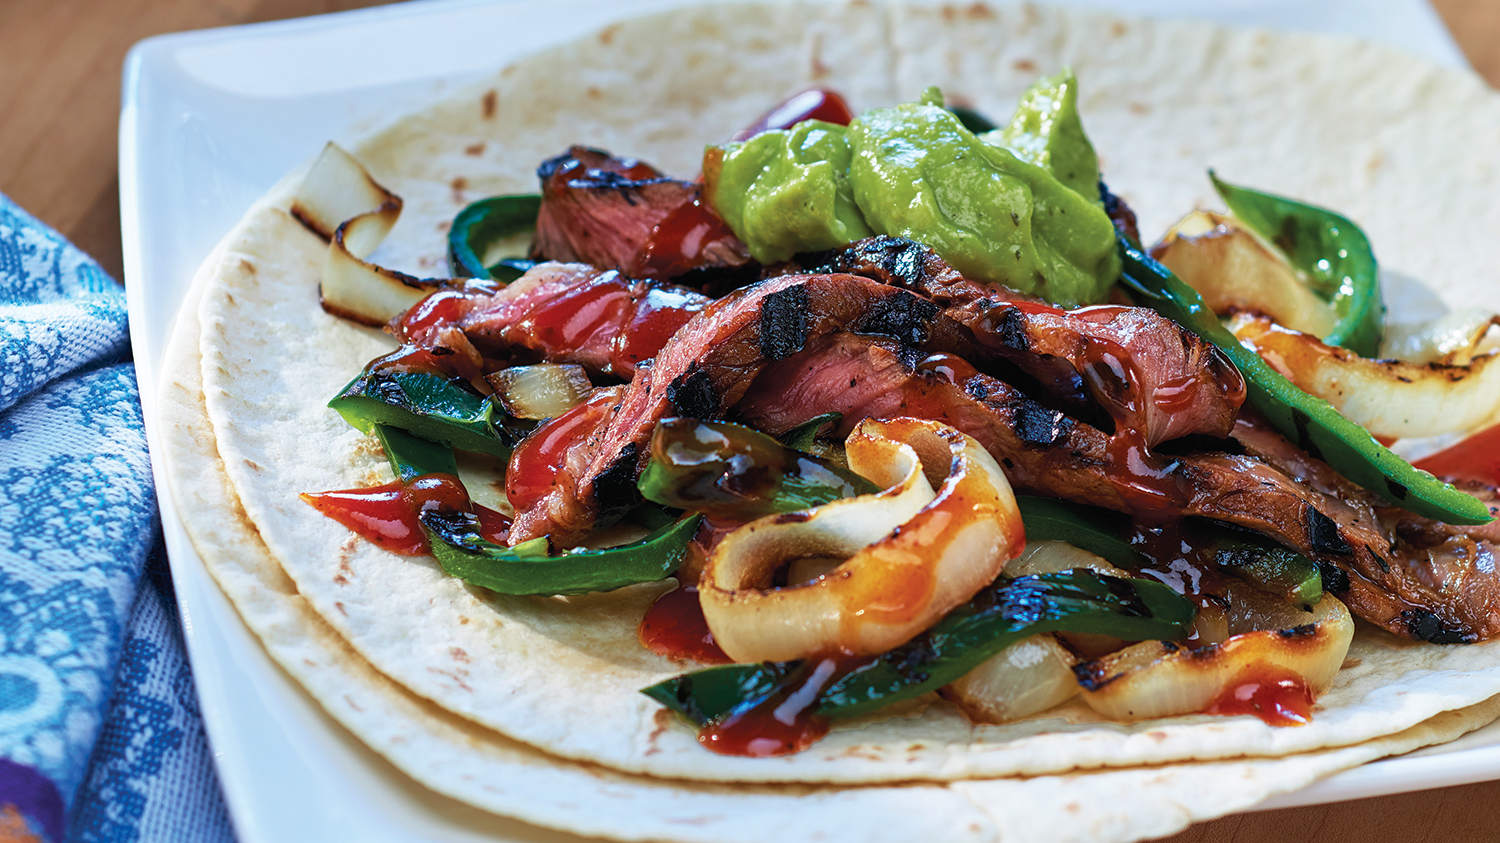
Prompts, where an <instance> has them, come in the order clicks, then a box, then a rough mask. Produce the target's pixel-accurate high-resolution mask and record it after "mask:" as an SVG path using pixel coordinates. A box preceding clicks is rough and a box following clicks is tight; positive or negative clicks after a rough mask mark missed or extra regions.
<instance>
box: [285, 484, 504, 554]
mask: <svg viewBox="0 0 1500 843" xmlns="http://www.w3.org/2000/svg"><path fill="white" fill-rule="evenodd" d="M301 498H302V500H304V501H306V502H307V503H309V504H311V505H312V507H313V509H316V510H317V511H319V512H321V513H323V514H324V515H326V516H328V517H329V518H332V519H333V520H335V521H337V522H339V523H340V524H343V525H344V526H345V527H348V528H349V529H350V530H352V531H354V533H355V534H356V535H359V536H360V537H362V538H365V539H367V540H369V541H370V542H372V543H374V544H375V545H376V546H378V547H381V548H383V549H385V550H389V551H391V552H392V553H399V554H402V555H403V556H417V555H421V554H425V553H431V552H432V548H431V546H430V545H429V544H428V543H427V535H426V533H425V532H424V531H423V530H422V524H421V522H420V521H418V520H417V514H418V513H419V512H421V511H423V510H424V509H432V508H435V507H447V508H452V509H462V510H467V511H470V512H473V513H474V514H475V515H476V516H477V517H478V518H479V532H480V535H482V536H484V537H485V538H486V539H488V540H490V541H492V542H494V543H496V544H505V540H506V537H507V536H508V535H509V533H510V519H509V518H506V517H505V516H504V515H503V514H501V513H499V512H496V511H495V510H493V509H489V508H488V507H483V506H479V505H478V504H475V503H473V502H472V501H470V500H469V494H468V492H467V491H465V490H464V487H463V484H462V483H461V482H459V479H458V478H457V477H454V476H453V475H451V474H424V475H422V476H421V477H417V478H415V479H413V480H411V481H409V482H402V481H399V480H398V481H396V482H394V483H387V484H385V485H384V486H373V487H371V488H368V489H344V490H340V491H333V492H304V493H303V494H302V495H301Z"/></svg>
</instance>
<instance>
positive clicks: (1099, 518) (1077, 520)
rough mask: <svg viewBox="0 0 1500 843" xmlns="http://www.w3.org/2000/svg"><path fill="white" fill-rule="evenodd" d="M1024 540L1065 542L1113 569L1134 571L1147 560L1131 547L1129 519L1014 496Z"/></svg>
mask: <svg viewBox="0 0 1500 843" xmlns="http://www.w3.org/2000/svg"><path fill="white" fill-rule="evenodd" d="M1016 508H1017V509H1019V510H1020V512H1021V523H1022V524H1024V525H1026V541H1028V542H1033V541H1042V542H1045V541H1059V542H1067V543H1068V544H1071V545H1073V546H1074V547H1076V548H1079V549H1080V550H1087V551H1088V552H1089V553H1092V554H1094V555H1096V556H1101V557H1103V558H1104V560H1105V561H1106V562H1108V563H1109V564H1111V565H1114V566H1115V567H1116V568H1125V569H1127V570H1134V569H1136V568H1141V567H1144V566H1146V565H1148V564H1150V560H1149V559H1147V558H1146V557H1145V556H1143V555H1142V554H1141V552H1140V551H1138V550H1136V549H1135V548H1134V547H1132V546H1131V544H1130V539H1129V538H1127V537H1128V536H1129V535H1130V532H1131V527H1130V516H1128V515H1125V514H1123V513H1120V512H1115V511H1113V510H1108V509H1100V508H1099V507H1096V506H1082V505H1080V504H1076V503H1068V502H1067V501H1060V500H1055V499H1053V498H1038V497H1033V496H1031V495H1016Z"/></svg>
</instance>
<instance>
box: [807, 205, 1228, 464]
mask: <svg viewBox="0 0 1500 843" xmlns="http://www.w3.org/2000/svg"><path fill="white" fill-rule="evenodd" d="M798 262H799V263H801V264H803V265H812V266H815V267H817V268H818V270H817V271H827V272H849V273H853V274H855V275H861V276H864V277H867V278H874V279H876V280H878V281H881V282H883V283H886V284H890V285H892V286H897V287H902V288H904V289H907V290H911V291H913V292H916V293H919V294H921V295H922V296H925V297H926V298H929V299H931V300H933V301H934V302H936V303H938V304H940V305H943V306H944V308H945V315H947V316H949V317H950V318H951V319H952V320H953V321H954V322H957V323H958V324H961V325H963V326H965V327H967V328H968V329H969V330H970V332H971V333H972V335H973V337H974V339H975V340H977V347H976V346H975V345H966V346H962V347H957V348H947V349H946V350H948V351H952V352H955V353H957V354H959V355H961V356H963V357H964V358H966V359H968V360H970V361H971V362H973V363H975V364H977V365H979V366H980V367H981V368H984V369H986V370H989V371H991V372H992V373H997V374H1000V375H1001V376H1002V377H1003V378H1004V379H1006V380H1008V381H1012V382H1018V380H1020V379H1017V378H1014V377H1006V375H1008V374H1010V373H1009V372H1008V371H1006V370H1005V368H1004V366H1007V365H1008V366H1012V367H1015V369H1017V370H1019V372H1021V373H1023V374H1024V375H1025V383H1026V385H1027V386H1032V387H1034V388H1032V389H1030V390H1028V391H1030V392H1032V393H1033V394H1034V395H1037V397H1039V398H1041V399H1042V400H1045V401H1046V402H1047V403H1048V404H1049V405H1051V406H1054V407H1057V408H1058V409H1061V410H1063V411H1064V412H1067V413H1068V414H1069V415H1071V416H1073V417H1075V418H1079V419H1082V420H1086V421H1094V422H1099V423H1101V424H1103V425H1106V426H1109V427H1113V428H1115V429H1126V428H1128V429H1134V430H1138V431H1143V432H1144V437H1143V438H1144V441H1145V443H1146V444H1147V445H1156V444H1159V443H1161V442H1164V441H1167V440H1169V439H1176V438H1178V437H1181V436H1188V435H1192V434H1201V435H1205V436H1212V437H1219V438H1222V437H1224V436H1226V435H1228V433H1229V430H1230V428H1231V427H1232V426H1233V424H1234V419H1235V415H1236V413H1237V412H1238V410H1239V407H1240V405H1241V404H1243V403H1244V400H1245V384H1244V380H1243V378H1241V377H1240V374H1239V372H1238V371H1237V370H1236V369H1235V368H1234V365H1233V364H1232V363H1230V362H1229V360H1228V358H1226V357H1225V356H1224V355H1223V353H1222V352H1220V351H1219V350H1218V349H1217V348H1215V347H1214V346H1213V345H1212V344H1211V343H1206V342H1204V341H1203V340H1201V339H1199V338H1198V337H1197V336H1196V335H1195V334H1192V333H1190V332H1188V331H1184V330H1182V329H1181V328H1180V327H1178V326H1177V325H1176V324H1174V323H1172V322H1171V321H1169V320H1167V319H1166V318H1165V317H1163V316H1161V315H1160V314H1158V313H1156V312H1155V311H1153V310H1149V309H1146V308H1135V307H1118V306H1114V305H1102V306H1099V307H1087V308H1081V309H1079V310H1074V311H1062V310H1059V309H1057V308H1054V307H1051V306H1049V305H1047V304H1045V303H1043V302H1041V301H1039V300H1038V299H1037V298H1036V297H1034V296H1027V295H1023V294H1021V293H1017V292H1016V291H1014V290H1011V289H1009V288H1007V287H1003V286H1000V285H998V284H979V283H977V282H974V281H970V280H969V279H967V278H965V277H964V276H963V275H962V274H960V273H959V272H958V271H957V270H955V269H953V268H952V267H951V266H949V265H948V263H947V262H946V261H944V260H943V259H942V258H941V257H939V256H938V255H937V253H936V252H934V251H932V249H931V248H929V247H927V246H924V245H923V244H921V243H918V242H916V241H913V240H908V239H906V238H902V237H888V236H884V235H882V236H877V237H869V238H866V239H864V240H860V241H857V242H855V243H851V244H849V245H848V246H845V247H843V248H841V249H834V250H831V251H827V252H819V253H816V254H809V255H799V256H798ZM997 363H998V364H1001V365H1000V366H997V365H996V364H997ZM997 369H998V371H997ZM1094 406H1097V407H1098V408H1100V409H1102V410H1103V411H1104V412H1103V413H1099V412H1098V411H1097V410H1096V409H1094Z"/></svg>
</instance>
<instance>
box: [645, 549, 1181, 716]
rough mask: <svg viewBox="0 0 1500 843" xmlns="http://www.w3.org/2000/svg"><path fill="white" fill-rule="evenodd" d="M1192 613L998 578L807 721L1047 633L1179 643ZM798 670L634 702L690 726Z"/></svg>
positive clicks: (713, 676)
mask: <svg viewBox="0 0 1500 843" xmlns="http://www.w3.org/2000/svg"><path fill="white" fill-rule="evenodd" d="M1194 613H1195V609H1194V607H1193V605H1192V603H1191V602H1189V601H1188V600H1187V599H1186V598H1184V597H1182V596H1181V595H1179V594H1177V593H1176V592H1174V591H1172V590H1171V589H1170V588H1168V587H1167V586H1165V585H1162V584H1160V583H1156V582H1151V581H1148V580H1122V579H1118V578H1116V577H1108V576H1104V575H1101V574H1095V573H1093V572H1092V571H1087V570H1073V571H1064V572H1059V573H1052V574H1042V575H1037V576H1026V577H1018V578H1016V579H1014V580H1006V579H1005V578H1003V577H1002V578H1001V579H999V580H996V581H995V583H994V584H992V585H990V586H989V587H987V588H986V589H985V590H983V591H981V592H980V594H979V595H977V596H976V597H975V598H974V599H973V600H971V601H969V602H968V603H966V604H964V605H963V606H960V607H959V608H957V609H954V610H953V611H952V612H950V613H949V614H948V615H947V616H945V617H944V618H943V619H942V620H940V621H938V623H937V624H935V625H934V626H933V627H932V628H931V629H929V630H927V631H926V632H924V633H922V634H920V635H918V636H916V637H915V638H913V639H912V640H911V641H909V642H907V643H906V644H904V645H902V646H900V647H897V648H895V649H893V650H890V651H888V652H886V653H883V654H881V655H880V656H877V657H875V659H874V661H873V662H871V663H869V664H868V665H866V666H863V667H861V668H858V669H856V670H855V671H853V672H851V673H849V674H847V675H846V676H843V677H841V678H840V679H838V680H836V681H835V682H834V684H832V685H831V686H830V687H828V688H827V689H825V690H824V691H823V692H822V693H821V694H820V695H819V700H818V703H817V707H816V713H818V714H820V715H823V716H828V717H846V716H855V715H859V714H865V713H868V712H870V711H873V710H875V709H878V708H880V707H882V706H885V705H889V704H890V703H893V702H898V701H900V700H903V699H910V698H911V697H915V696H919V695H921V694H924V693H926V692H928V691H933V690H936V689H937V688H940V687H942V686H943V685H946V684H948V683H949V682H952V681H953V680H955V679H958V678H959V677H961V676H963V675H964V674H966V673H968V672H969V671H971V670H973V669H974V668H975V667H977V666H978V665H979V664H980V663H981V662H983V661H984V660H985V659H988V658H990V657H991V656H993V655H994V654H995V653H998V652H999V651H1001V650H1003V649H1004V648H1005V647H1007V646H1009V645H1011V644H1013V643H1015V642H1017V641H1020V640H1021V639H1023V638H1026V637H1028V636H1031V635H1035V634H1038V633H1041V632H1052V631H1063V630H1066V631H1075V632H1098V633H1103V634H1108V635H1115V636H1117V637H1123V638H1126V639H1128V640H1147V639H1152V638H1180V637H1182V636H1184V635H1186V633H1187V628H1188V626H1189V625H1190V624H1191V623H1192V619H1193V615H1194ZM804 663H805V662H801V661H798V662H766V663H763V664H737V665H725V666H722V667H713V668H708V669H705V670H700V671H695V672H693V673H688V674H684V675H682V676H678V677H674V678H672V679H668V680H666V681H664V682H659V683H657V684H656V685H652V686H650V687H648V688H644V689H642V691H641V693H643V694H645V695H646V696H648V697H650V698H652V699H654V700H656V701H657V702H659V703H661V704H662V705H664V706H666V707H667V708H669V709H672V710H673V711H676V712H677V713H679V714H682V715H683V716H685V717H687V718H688V719H689V720H692V721H694V722H696V723H698V724H699V725H705V724H707V723H709V722H710V721H713V720H715V719H718V718H722V717H725V716H727V715H730V714H732V713H735V712H737V711H741V710H744V709H746V708H748V707H751V706H753V705H755V704H756V703H758V702H760V701H761V700H763V699H765V698H766V697H767V696H769V695H770V694H772V693H775V692H776V691H777V690H778V689H779V688H781V686H782V685H783V684H784V683H786V682H788V681H789V680H790V681H795V676H796V673H797V669H798V668H799V667H800V666H801V665H802V664H804Z"/></svg>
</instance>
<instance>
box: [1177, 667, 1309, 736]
mask: <svg viewBox="0 0 1500 843" xmlns="http://www.w3.org/2000/svg"><path fill="white" fill-rule="evenodd" d="M1312 710H1313V692H1312V689H1311V688H1309V687H1307V680H1305V679H1303V678H1302V677H1301V676H1299V675H1297V674H1296V673H1293V672H1292V671H1290V670H1287V669H1286V668H1284V667H1277V666H1275V665H1269V664H1264V663H1261V664H1255V665H1251V666H1250V667H1248V668H1246V669H1245V670H1244V671H1242V672H1241V673H1240V675H1239V676H1236V677H1235V678H1234V682H1233V683H1231V684H1230V685H1228V686H1227V687H1226V688H1225V689H1224V691H1223V692H1222V693H1220V694H1219V696H1218V697H1217V698H1215V699H1214V701H1213V702H1212V703H1211V704H1210V705H1209V707H1208V708H1206V709H1204V713H1205V714H1225V715H1230V714H1253V715H1255V716H1256V717H1259V718H1260V719H1261V720H1264V721H1265V722H1266V723H1267V724H1268V725H1271V726H1305V725H1307V724H1308V723H1310V722H1312Z"/></svg>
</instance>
